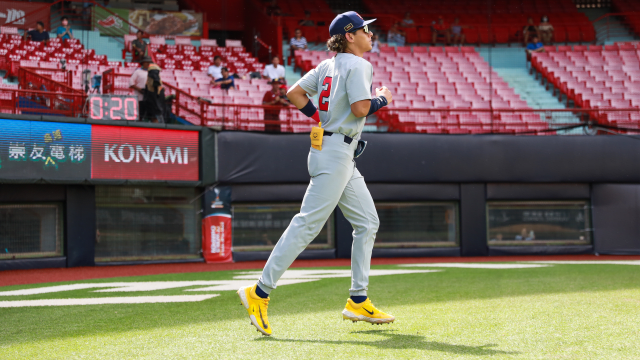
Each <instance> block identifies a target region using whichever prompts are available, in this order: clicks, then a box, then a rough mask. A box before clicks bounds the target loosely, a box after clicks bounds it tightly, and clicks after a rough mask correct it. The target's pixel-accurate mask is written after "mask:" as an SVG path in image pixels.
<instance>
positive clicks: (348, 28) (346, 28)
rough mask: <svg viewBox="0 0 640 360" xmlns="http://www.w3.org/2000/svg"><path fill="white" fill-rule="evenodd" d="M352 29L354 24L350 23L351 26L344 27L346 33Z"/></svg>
mask: <svg viewBox="0 0 640 360" xmlns="http://www.w3.org/2000/svg"><path fill="white" fill-rule="evenodd" d="M351 29H353V24H352V23H349V25H347V26H345V27H344V31H349V30H351Z"/></svg>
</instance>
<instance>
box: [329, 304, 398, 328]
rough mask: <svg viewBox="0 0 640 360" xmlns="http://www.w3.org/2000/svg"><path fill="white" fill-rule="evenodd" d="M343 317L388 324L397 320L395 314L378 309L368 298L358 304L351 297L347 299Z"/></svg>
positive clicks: (354, 320)
mask: <svg viewBox="0 0 640 360" xmlns="http://www.w3.org/2000/svg"><path fill="white" fill-rule="evenodd" d="M342 318H343V319H345V320H351V321H353V322H356V321H366V322H370V323H371V324H372V325H373V324H388V323H392V322H394V321H395V320H396V318H395V316H393V315H389V314H386V313H384V312H382V311H380V310H378V309H376V307H375V306H373V304H372V303H371V300H369V298H367V300H365V301H364V302H361V303H360V304H356V303H354V302H353V300H351V299H347V305H346V306H345V307H344V310H342Z"/></svg>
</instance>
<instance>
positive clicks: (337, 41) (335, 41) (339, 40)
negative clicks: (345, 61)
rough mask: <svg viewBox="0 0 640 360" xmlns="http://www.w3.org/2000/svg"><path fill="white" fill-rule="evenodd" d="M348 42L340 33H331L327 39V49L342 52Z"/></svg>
mask: <svg viewBox="0 0 640 360" xmlns="http://www.w3.org/2000/svg"><path fill="white" fill-rule="evenodd" d="M348 44H349V42H348V41H347V37H346V36H344V35H341V34H338V35H333V36H332V37H331V38H330V39H329V40H328V41H327V49H329V51H335V52H337V53H343V52H345V50H346V49H347V45H348Z"/></svg>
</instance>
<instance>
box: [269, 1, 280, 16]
mask: <svg viewBox="0 0 640 360" xmlns="http://www.w3.org/2000/svg"><path fill="white" fill-rule="evenodd" d="M281 14H282V9H280V6H278V0H272V1H271V4H269V6H267V15H269V16H272V15H273V16H280V15H281Z"/></svg>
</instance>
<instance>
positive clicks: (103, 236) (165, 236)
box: [95, 186, 202, 261]
mask: <svg viewBox="0 0 640 360" xmlns="http://www.w3.org/2000/svg"><path fill="white" fill-rule="evenodd" d="M196 197H197V194H196V190H195V189H193V188H178V187H172V188H169V187H152V186H96V213H97V233H96V247H95V251H96V261H122V260H146V259H178V258H195V257H197V256H198V253H199V252H200V250H201V243H202V240H201V237H200V232H201V224H200V215H199V212H198V211H199V208H200V203H199V202H198V201H194V199H195V198H196Z"/></svg>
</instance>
